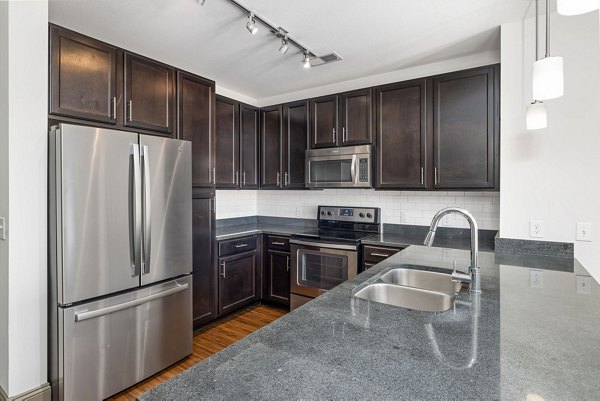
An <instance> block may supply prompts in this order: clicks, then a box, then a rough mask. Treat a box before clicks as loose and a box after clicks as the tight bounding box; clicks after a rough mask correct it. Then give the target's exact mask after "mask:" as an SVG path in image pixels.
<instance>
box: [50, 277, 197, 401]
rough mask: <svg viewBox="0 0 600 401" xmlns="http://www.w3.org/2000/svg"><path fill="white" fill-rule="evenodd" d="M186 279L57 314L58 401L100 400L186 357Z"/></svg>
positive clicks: (188, 319) (188, 313)
mask: <svg viewBox="0 0 600 401" xmlns="http://www.w3.org/2000/svg"><path fill="white" fill-rule="evenodd" d="M191 301H192V280H191V276H186V277H182V278H180V279H177V280H173V281H168V282H166V283H162V284H158V285H155V286H151V287H147V288H143V289H140V290H137V291H131V292H128V293H125V294H120V295H117V296H114V297H110V298H106V299H103V300H101V301H96V302H91V303H88V304H83V305H78V306H75V307H71V308H59V316H60V323H59V327H60V330H62V332H60V333H59V339H60V340H59V351H60V352H59V353H58V354H59V355H60V356H62V358H61V359H59V360H56V361H53V363H56V364H57V366H58V370H59V374H58V377H56V378H55V379H54V380H53V384H54V386H53V391H54V394H53V395H54V398H53V399H56V400H58V401H70V400H77V401H86V400H90V401H92V400H93V401H96V400H102V399H105V398H107V397H109V396H111V395H113V394H115V393H118V392H119V391H121V390H124V389H126V388H127V387H129V386H132V385H133V384H135V383H137V382H139V381H141V380H144V379H145V378H147V377H149V376H151V375H153V374H154V373H156V372H158V371H160V370H162V369H164V368H166V367H167V366H169V365H172V364H173V363H175V362H177V361H179V360H180V359H183V358H185V357H186V356H187V355H189V354H191V353H192V307H191V305H192V303H191Z"/></svg>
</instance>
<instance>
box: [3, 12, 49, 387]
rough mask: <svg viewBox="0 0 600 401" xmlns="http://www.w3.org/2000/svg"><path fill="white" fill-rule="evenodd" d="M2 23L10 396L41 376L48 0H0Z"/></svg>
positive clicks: (6, 331)
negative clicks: (2, 0)
mask: <svg viewBox="0 0 600 401" xmlns="http://www.w3.org/2000/svg"><path fill="white" fill-rule="evenodd" d="M0 26H1V28H0V31H1V32H2V33H0V49H2V61H0V65H2V66H1V67H0V88H1V89H2V91H0V98H1V100H0V124H1V125H0V134H1V139H0V145H1V146H0V171H1V172H0V178H1V180H0V216H3V217H6V218H7V225H8V232H7V241H1V240H0V386H2V389H3V390H4V392H5V393H7V395H8V396H9V397H12V396H16V395H19V394H22V393H23V392H26V391H28V390H31V389H33V388H37V387H39V386H40V385H42V384H44V383H46V382H47V316H46V308H47V300H46V296H47V295H46V294H47V279H46V277H47V256H46V246H47V245H46V237H47V235H46V233H47V229H46V220H47V205H46V203H47V195H46V175H47V144H48V139H47V124H48V123H47V113H48V112H47V102H48V100H47V99H48V93H47V87H48V82H47V79H48V77H47V76H48V38H47V35H48V3H47V1H45V0H44V1H10V2H0ZM7 32H8V36H7V35H6V33H7ZM6 56H8V57H6ZM7 67H8V69H7Z"/></svg>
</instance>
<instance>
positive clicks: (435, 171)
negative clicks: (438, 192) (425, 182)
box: [433, 167, 438, 186]
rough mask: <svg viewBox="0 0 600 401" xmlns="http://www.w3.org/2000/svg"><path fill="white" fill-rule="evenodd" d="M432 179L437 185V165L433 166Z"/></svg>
mask: <svg viewBox="0 0 600 401" xmlns="http://www.w3.org/2000/svg"><path fill="white" fill-rule="evenodd" d="M433 180H434V184H435V185H436V186H437V184H438V169H437V167H434V168H433Z"/></svg>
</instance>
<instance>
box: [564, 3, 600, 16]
mask: <svg viewBox="0 0 600 401" xmlns="http://www.w3.org/2000/svg"><path fill="white" fill-rule="evenodd" d="M599 8H600V1H599V0H557V1H556V10H557V11H558V13H559V14H560V15H579V14H585V13H589V12H590V11H594V10H597V9H599Z"/></svg>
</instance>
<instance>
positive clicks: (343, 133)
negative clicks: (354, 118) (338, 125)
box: [342, 127, 348, 142]
mask: <svg viewBox="0 0 600 401" xmlns="http://www.w3.org/2000/svg"><path fill="white" fill-rule="evenodd" d="M347 137H348V134H347V133H346V127H342V142H346V141H347Z"/></svg>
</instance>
